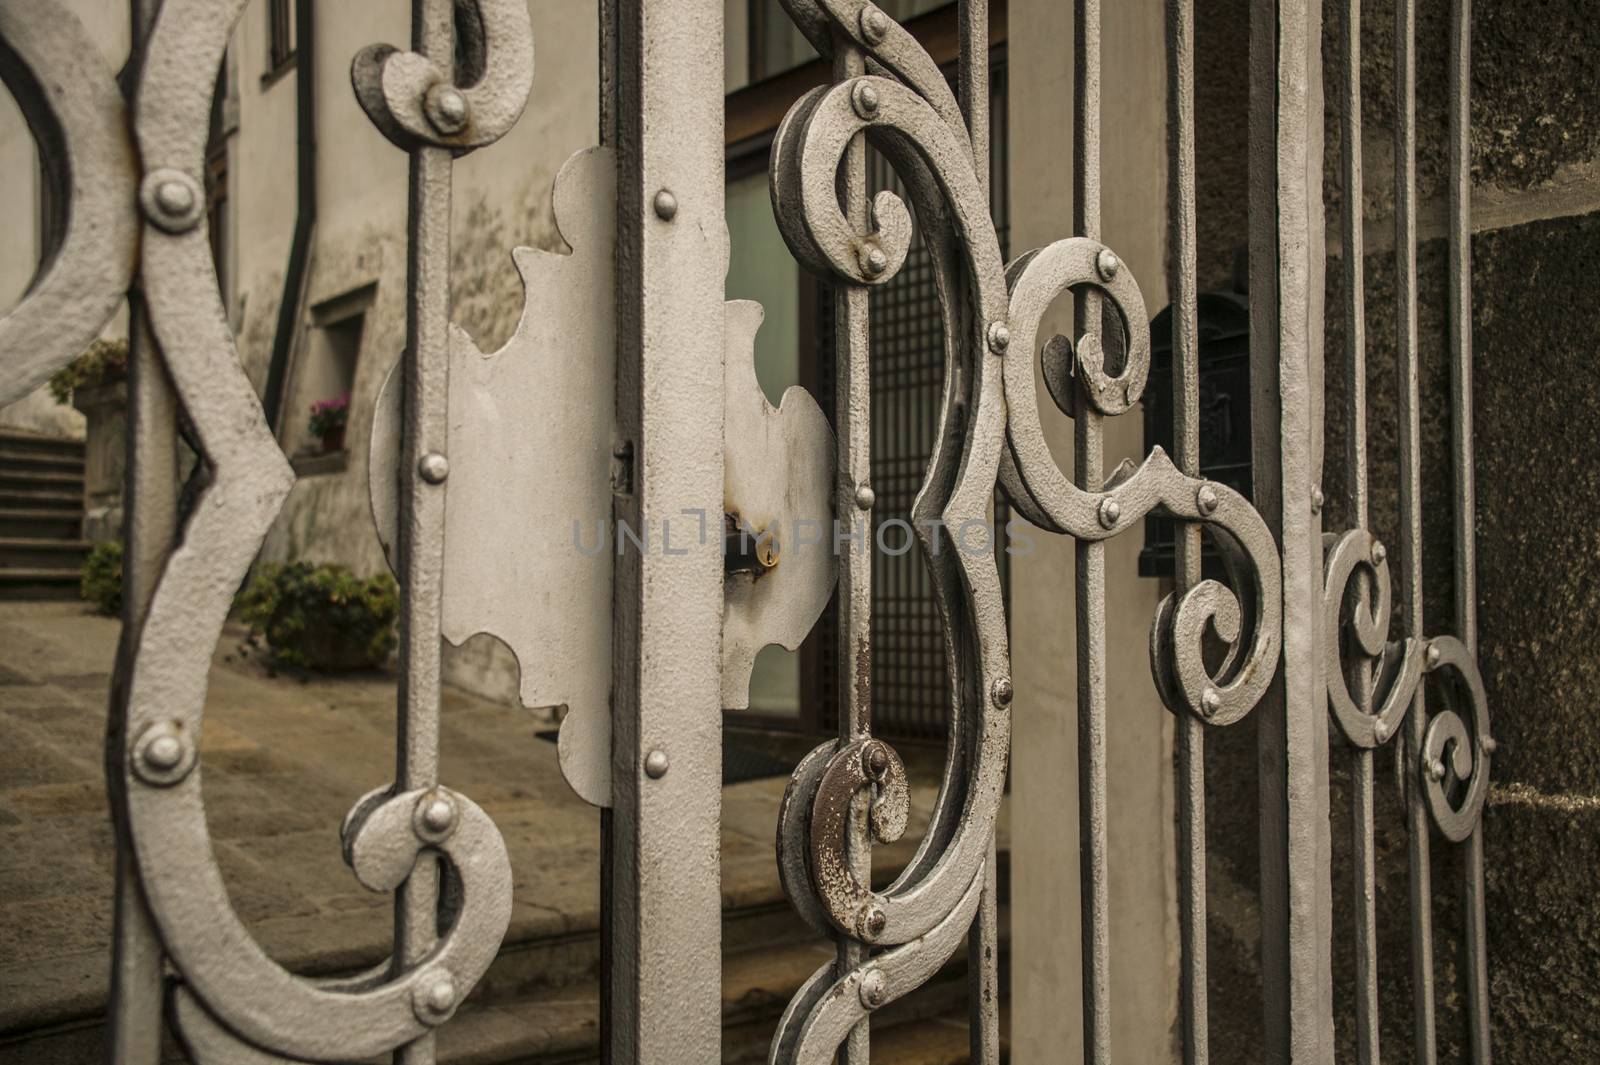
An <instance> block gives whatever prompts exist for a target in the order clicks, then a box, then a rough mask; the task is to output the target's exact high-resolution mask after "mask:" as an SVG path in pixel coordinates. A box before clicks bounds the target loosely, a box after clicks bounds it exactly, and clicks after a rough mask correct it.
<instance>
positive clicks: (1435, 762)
mask: <svg viewBox="0 0 1600 1065" xmlns="http://www.w3.org/2000/svg"><path fill="white" fill-rule="evenodd" d="M1362 582H1364V584H1363V583H1362ZM1392 609H1393V607H1392V604H1391V591H1390V580H1389V565H1388V552H1387V550H1386V549H1385V547H1384V545H1383V544H1382V542H1380V541H1379V540H1378V539H1377V538H1376V537H1374V536H1373V535H1372V534H1371V533H1370V532H1368V531H1367V530H1366V529H1351V530H1349V531H1348V532H1346V533H1344V534H1343V535H1341V536H1339V537H1337V538H1336V539H1332V540H1331V543H1330V546H1329V547H1328V551H1327V559H1326V562H1325V565H1324V579H1323V615H1324V616H1323V634H1324V641H1325V642H1324V647H1323V662H1324V666H1325V672H1326V675H1327V688H1328V705H1329V707H1330V708H1331V709H1332V711H1333V718H1334V720H1335V721H1336V722H1338V724H1339V731H1340V732H1341V733H1343V734H1344V736H1345V738H1346V739H1347V740H1349V741H1350V743H1351V744H1352V745H1354V746H1356V747H1358V748H1363V749H1368V750H1370V749H1373V748H1377V747H1382V746H1383V745H1384V744H1385V743H1387V742H1388V741H1389V740H1390V739H1392V738H1393V737H1394V736H1395V735H1397V734H1398V733H1399V731H1400V725H1401V723H1402V722H1403V721H1404V720H1405V716H1406V714H1407V713H1408V712H1409V711H1410V710H1411V707H1412V704H1413V702H1414V701H1415V696H1416V692H1417V685H1419V684H1420V683H1422V678H1423V676H1424V675H1425V674H1428V673H1437V674H1439V675H1440V677H1441V678H1443V679H1444V681H1445V683H1443V684H1442V685H1441V687H1442V689H1443V693H1444V696H1445V699H1446V704H1445V708H1444V709H1443V710H1440V711H1438V712H1437V713H1435V714H1433V715H1432V716H1431V717H1430V718H1429V719H1428V723H1427V726H1426V727H1425V728H1424V730H1423V734H1422V746H1421V749H1420V751H1419V752H1418V755H1419V756H1418V763H1417V767H1416V772H1417V774H1418V786H1419V787H1421V789H1422V797H1423V800H1424V802H1425V804H1426V805H1427V807H1428V814H1429V816H1430V817H1432V818H1433V823H1434V824H1435V825H1436V826H1437V827H1438V829H1439V831H1440V832H1441V833H1442V834H1443V835H1444V837H1445V838H1446V839H1448V840H1450V841H1451V842H1454V843H1460V842H1461V841H1462V840H1464V839H1466V838H1467V837H1468V836H1469V835H1471V834H1472V830H1473V828H1474V827H1476V825H1477V823H1478V817H1479V815H1480V814H1481V813H1482V811H1483V804H1484V800H1485V799H1486V798H1487V797H1488V793H1489V760H1490V757H1491V755H1492V754H1493V753H1494V749H1495V741H1494V738H1493V737H1492V735H1491V734H1490V731H1489V703H1488V698H1487V696H1486V695H1485V694H1484V690H1483V678H1482V675H1481V674H1480V673H1479V672H1478V664H1477V662H1476V661H1475V660H1474V659H1473V657H1472V654H1471V653H1470V652H1469V651H1468V650H1467V648H1466V646H1465V645H1464V644H1463V643H1462V642H1461V641H1460V640H1458V639H1456V638H1455V637H1454V636H1437V637H1434V638H1433V639H1430V640H1418V639H1415V638H1411V637H1408V638H1406V639H1404V640H1402V641H1399V642H1396V643H1389V642H1387V637H1388V633H1389V621H1390V617H1391V613H1392ZM1352 676H1354V677H1357V678H1359V679H1360V680H1362V682H1363V683H1360V684H1357V685H1356V691H1355V692H1354V693H1353V692H1352V691H1351V687H1350V681H1351V678H1352ZM1463 710H1464V711H1465V715H1466V716H1465V717H1463ZM1469 721H1470V727H1469V724H1468V722H1469Z"/></svg>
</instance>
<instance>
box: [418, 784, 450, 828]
mask: <svg viewBox="0 0 1600 1065" xmlns="http://www.w3.org/2000/svg"><path fill="white" fill-rule="evenodd" d="M416 824H418V827H419V828H421V835H424V836H430V838H438V836H443V835H448V833H450V830H451V828H454V827H456V804H454V803H451V801H450V798H446V796H445V795H440V793H438V792H434V793H432V795H424V796H422V800H421V801H419V803H418V804H416Z"/></svg>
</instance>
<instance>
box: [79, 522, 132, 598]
mask: <svg viewBox="0 0 1600 1065" xmlns="http://www.w3.org/2000/svg"><path fill="white" fill-rule="evenodd" d="M78 591H79V593H80V594H81V595H82V596H83V597H84V598H85V599H87V600H88V601H89V602H91V603H93V604H94V605H95V609H97V610H99V611H100V613H102V614H112V615H116V614H120V613H122V541H121V540H102V541H100V542H99V543H97V544H95V545H94V546H93V547H91V548H90V549H89V554H88V557H86V558H85V559H84V560H83V576H82V578H81V579H80V580H79V582H78Z"/></svg>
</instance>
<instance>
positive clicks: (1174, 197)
mask: <svg viewBox="0 0 1600 1065" xmlns="http://www.w3.org/2000/svg"><path fill="white" fill-rule="evenodd" d="M1167 138H1168V153H1169V162H1168V169H1167V177H1168V187H1167V201H1168V203H1167V206H1168V210H1169V227H1170V238H1169V239H1170V240H1171V244H1172V265H1171V274H1172V280H1171V288H1172V312H1173V313H1172V330H1173V331H1172V368H1173V369H1172V411H1173V437H1172V442H1173V451H1174V453H1175V454H1174V459H1175V460H1176V462H1177V464H1178V468H1179V469H1180V470H1182V471H1183V472H1184V473H1185V474H1187V475H1189V476H1190V477H1197V476H1199V474H1200V353H1199V347H1198V340H1199V291H1198V283H1197V281H1196V270H1197V264H1196V250H1195V246H1196V222H1195V160H1194V157H1195V146H1194V0H1168V3H1167ZM1200 535H1201V534H1200V526H1199V525H1197V524H1194V523H1190V522H1181V523H1179V526H1178V531H1177V543H1176V553H1177V557H1176V566H1175V572H1176V577H1177V587H1176V589H1175V592H1176V594H1178V595H1182V594H1183V593H1184V592H1185V591H1187V590H1188V589H1190V588H1192V587H1194V586H1195V585H1196V584H1199V583H1200V559H1201V540H1200ZM1177 783H1178V933H1179V940H1180V950H1181V958H1180V962H1179V964H1180V969H1179V973H1178V999H1179V1004H1178V1006H1179V1011H1180V1014H1181V1016H1180V1018H1179V1022H1180V1024H1181V1025H1182V1045H1183V1061H1184V1065H1205V1063H1206V1062H1207V1061H1209V1060H1210V1035H1209V1031H1208V1026H1207V1018H1206V1008H1207V1002H1206V771H1205V724H1204V723H1203V722H1202V721H1201V720H1200V719H1199V718H1198V717H1196V716H1195V715H1193V714H1179V715H1178V782H1177Z"/></svg>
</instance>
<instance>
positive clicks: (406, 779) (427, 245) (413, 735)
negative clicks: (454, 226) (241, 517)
mask: <svg viewBox="0 0 1600 1065" xmlns="http://www.w3.org/2000/svg"><path fill="white" fill-rule="evenodd" d="M411 34H412V47H413V48H414V49H415V50H416V51H417V52H419V53H420V54H422V55H424V56H427V57H429V58H430V59H432V60H433V61H434V62H436V63H438V64H439V66H440V67H441V68H443V69H445V70H454V68H455V63H454V52H455V24H454V5H453V4H452V2H451V0H420V2H419V3H416V4H414V5H413V7H412V26H411ZM452 158H453V157H452V155H451V153H450V150H449V149H447V148H433V147H419V148H417V149H415V150H413V151H412V153H411V160H410V199H411V203H410V211H409V227H408V228H409V232H408V234H407V238H408V239H407V243H406V285H407V299H406V354H405V363H404V366H405V392H404V404H405V427H404V443H403V446H402V449H401V453H400V454H401V462H402V463H403V466H402V468H401V470H400V493H401V497H400V506H401V514H402V515H403V518H402V520H401V522H400V560H401V581H400V589H401V602H402V609H401V613H400V655H401V660H400V661H401V668H400V713H399V735H398V737H397V742H396V744H395V756H396V766H395V780H396V785H397V786H398V787H399V788H400V790H402V791H409V790H412V789H415V788H431V787H433V786H435V785H436V784H438V782H439V674H440V635H439V625H440V617H441V606H442V601H443V596H442V593H443V579H442V578H443V570H444V500H445V486H444V484H443V483H438V484H430V483H428V482H427V481H425V480H423V477H422V472H421V468H422V464H423V457H424V456H427V455H432V454H438V455H445V456H447V457H448V454H449V448H448V441H447V435H448V421H449V387H450V362H449V359H450V332H449V331H450V176H451V175H450V168H451V163H452ZM438 904H439V863H438V861H437V860H436V859H431V858H429V859H425V860H419V861H418V862H417V864H416V867H415V868H414V869H413V870H412V871H411V876H410V877H408V878H407V879H406V882H405V883H404V884H403V885H402V886H401V888H400V889H399V891H397V892H396V896H395V941H396V950H395V966H396V970H397V971H404V970H407V969H410V968H412V967H414V966H416V965H417V964H419V963H420V962H421V961H422V959H423V958H425V957H426V956H427V955H428V952H429V951H431V950H432V949H433V946H434V943H435V941H436V940H437V938H438V934H437V933H438V916H437V910H438ZM434 1060H435V1037H434V1034H433V1033H432V1032H429V1033H427V1034H426V1035H423V1036H422V1037H421V1038H419V1039H417V1040H415V1041H414V1042H412V1043H410V1044H408V1045H407V1046H404V1047H401V1048H400V1049H398V1050H397V1051H395V1061H396V1062H397V1063H399V1065H432V1062H433V1061H434Z"/></svg>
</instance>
